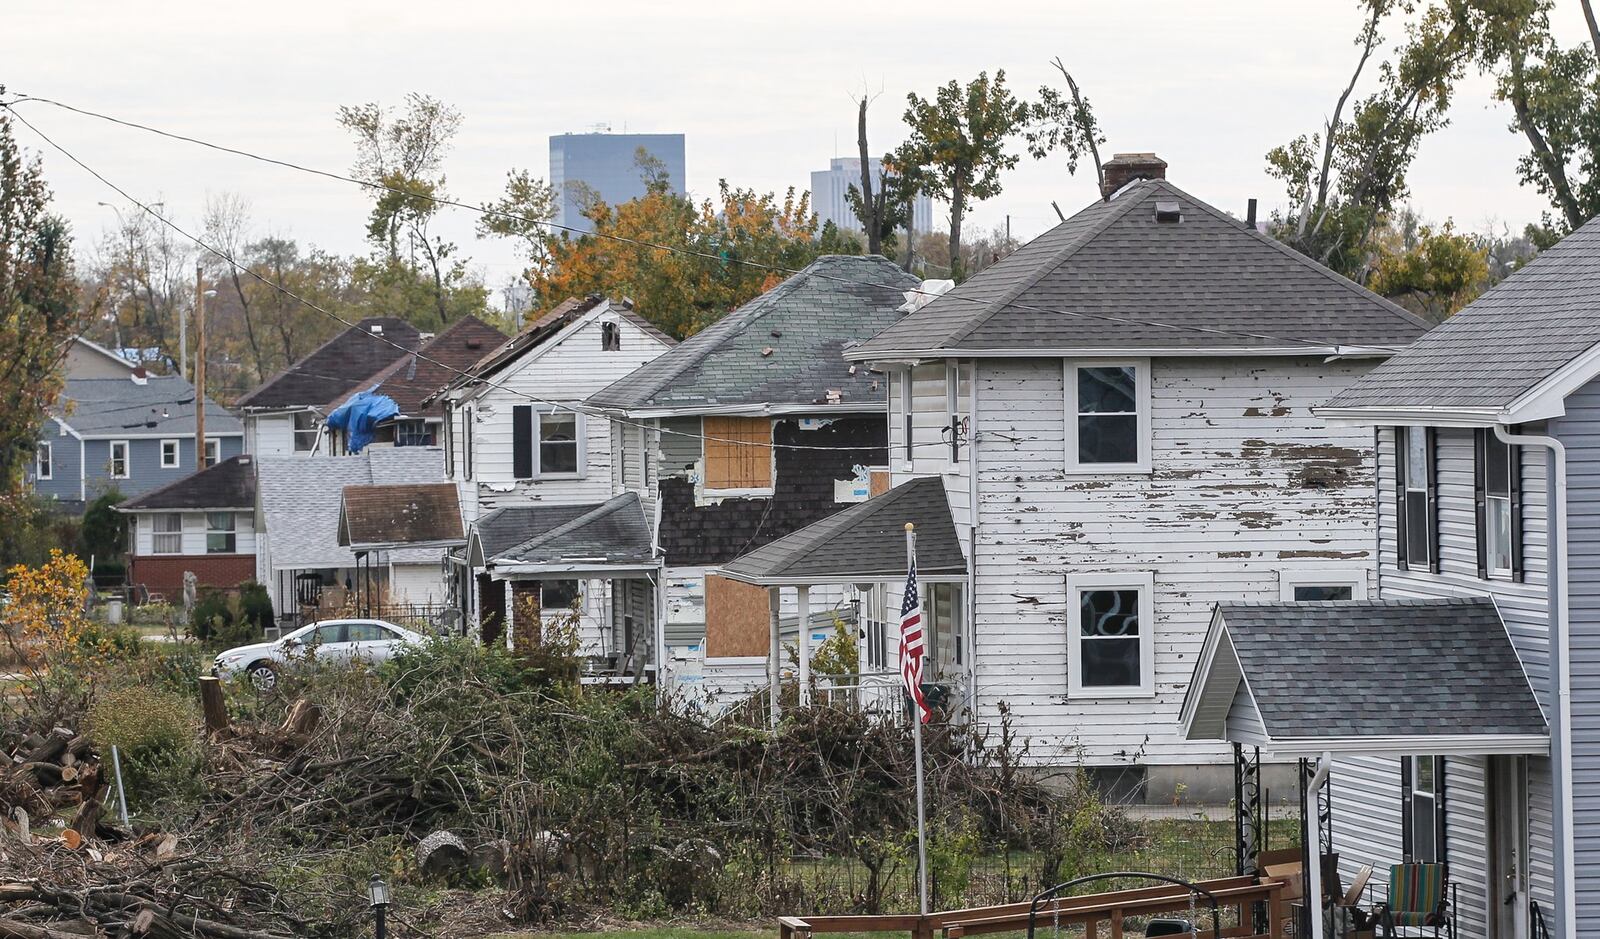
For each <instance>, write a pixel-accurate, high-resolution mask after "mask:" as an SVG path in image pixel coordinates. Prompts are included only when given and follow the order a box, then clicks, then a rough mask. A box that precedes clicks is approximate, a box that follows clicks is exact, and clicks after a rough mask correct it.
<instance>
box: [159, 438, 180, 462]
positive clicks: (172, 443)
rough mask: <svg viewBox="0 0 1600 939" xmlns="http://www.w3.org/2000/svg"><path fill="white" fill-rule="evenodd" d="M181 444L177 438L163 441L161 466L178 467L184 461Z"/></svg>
mask: <svg viewBox="0 0 1600 939" xmlns="http://www.w3.org/2000/svg"><path fill="white" fill-rule="evenodd" d="M180 453H181V445H180V444H179V442H178V441H176V440H163V441H161V468H162V469H177V468H178V467H179V466H180V465H181V464H182V462H183V457H181V456H180V455H179V454H180Z"/></svg>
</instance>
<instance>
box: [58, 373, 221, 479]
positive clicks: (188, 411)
mask: <svg viewBox="0 0 1600 939" xmlns="http://www.w3.org/2000/svg"><path fill="white" fill-rule="evenodd" d="M205 414H206V461H205V462H206V465H207V466H209V465H211V464H213V463H216V462H218V461H220V460H226V459H228V458H229V457H233V456H237V455H239V454H240V453H241V452H243V449H244V427H243V425H241V424H240V423H239V419H238V418H236V417H234V416H233V415H232V414H231V413H229V412H228V410H227V409H225V408H223V407H222V406H221V405H219V404H217V403H216V402H214V401H207V402H206V411H205ZM194 437H195V390H194V386H193V385H191V384H190V383H189V382H188V381H186V380H184V379H183V378H181V377H179V376H177V375H146V374H144V371H143V369H139V370H136V371H134V372H132V373H130V374H129V375H128V376H127V377H124V378H72V377H69V378H68V379H67V381H66V385H65V387H64V388H63V390H62V392H61V397H60V399H59V400H58V401H57V402H56V405H55V407H53V408H51V410H50V415H49V417H48V418H47V419H46V421H45V423H44V427H43V430H42V433H41V434H40V437H39V443H38V445H37V447H36V449H35V452H34V459H33V465H32V466H31V467H29V468H28V471H27V476H28V481H29V483H30V484H31V485H32V486H33V489H34V491H35V492H38V493H41V494H43V495H46V496H49V497H51V498H53V499H56V500H59V501H62V502H77V503H85V502H88V501H89V500H91V499H94V498H95V497H96V496H99V495H100V494H102V493H104V492H107V491H110V490H112V489H116V490H118V491H119V492H121V493H122V494H123V495H125V496H137V495H140V494H142V493H145V492H149V491H150V490H152V489H156V488H158V487H160V486H164V485H166V484H167V483H170V482H173V481H175V480H178V479H181V478H182V477H184V476H187V475H189V474H190V473H192V472H194V471H195V469H196V465H195V462H196V461H195V441H194Z"/></svg>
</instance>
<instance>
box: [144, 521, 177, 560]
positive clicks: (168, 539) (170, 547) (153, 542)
mask: <svg viewBox="0 0 1600 939" xmlns="http://www.w3.org/2000/svg"><path fill="white" fill-rule="evenodd" d="M150 553H151V554H182V553H183V515H182V514H181V513H179V512H162V513H161V514H159V515H152V516H150Z"/></svg>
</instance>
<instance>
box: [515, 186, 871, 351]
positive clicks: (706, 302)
mask: <svg viewBox="0 0 1600 939" xmlns="http://www.w3.org/2000/svg"><path fill="white" fill-rule="evenodd" d="M639 165H640V169H641V173H642V175H643V177H644V180H645V185H646V192H645V194H644V195H643V196H641V197H639V198H637V199H632V200H630V201H628V202H624V203H622V204H620V205H616V206H612V205H608V204H606V203H605V202H604V201H602V200H600V199H598V198H590V199H589V204H588V206H587V207H586V209H585V211H584V215H585V216H587V217H588V219H589V220H590V221H591V222H592V223H593V224H594V233H593V234H585V235H580V236H578V237H576V238H571V237H557V238H553V239H552V240H551V243H550V246H549V263H548V264H547V265H545V266H544V267H543V268H542V269H537V268H536V269H535V270H533V271H530V272H529V273H530V277H531V279H532V283H533V286H534V290H535V292H536V294H537V296H538V298H539V302H540V305H541V306H542V307H543V308H545V309H549V308H550V307H553V306H555V305H556V304H558V303H560V302H561V301H563V300H565V299H567V298H568V297H580V296H586V295H588V294H592V293H593V294H603V295H605V296H608V297H611V298H613V299H623V298H627V299H630V300H632V301H633V304H634V307H635V308H636V309H637V310H638V311H639V313H640V314H641V315H643V316H644V317H645V318H646V319H648V320H650V321H651V322H652V323H654V324H655V325H656V327H657V328H659V329H661V330H662V331H663V332H666V333H668V334H670V335H672V336H674V337H677V338H679V339H682V338H684V337H686V336H690V335H693V334H694V333H696V332H699V331H700V330H701V329H704V328H705V327H706V326H708V325H710V324H711V323H714V322H716V321H717V320H718V319H720V318H722V316H723V314H725V313H727V312H728V311H729V310H732V309H733V308H735V307H737V306H739V305H740V304H742V303H745V302H746V301H748V300H750V299H752V298H754V297H756V296H758V295H760V294H761V293H763V292H765V291H767V290H769V289H771V288H772V287H773V286H775V285H776V284H778V283H780V282H781V281H783V280H784V278H785V277H787V276H788V275H787V274H786V273H784V272H785V271H789V270H798V269H800V268H802V267H804V266H806V265H807V264H810V263H811V262H812V261H813V260H815V259H816V258H817V256H818V255H819V254H829V253H832V254H859V253H860V250H861V249H860V246H859V244H858V243H856V242H855V241H853V240H851V239H848V238H845V237H842V236H840V235H839V234H838V233H837V232H836V231H834V230H833V229H832V226H831V225H830V226H829V227H828V230H826V231H825V232H824V237H822V238H820V239H819V238H818V237H817V216H816V214H815V213H814V212H812V211H811V197H810V194H809V193H806V192H800V193H798V194H797V193H796V191H795V190H794V188H793V187H791V188H790V189H789V191H788V192H787V193H786V194H785V195H784V198H783V200H782V201H781V202H780V201H779V200H778V198H777V196H776V195H775V194H773V193H766V194H758V193H757V192H755V190H752V189H740V188H734V187H732V186H729V185H728V183H727V181H726V180H723V181H722V182H721V183H720V184H719V185H718V192H717V197H716V198H715V199H706V200H704V201H702V202H699V203H696V202H695V201H694V200H693V199H690V198H689V197H687V196H684V195H679V194H677V193H674V192H672V191H671V188H670V186H669V184H668V181H667V178H666V175H665V174H664V173H663V172H661V171H660V170H659V167H658V166H656V165H654V164H653V161H651V160H650V159H649V158H648V157H645V156H643V155H641V159H640V162H639ZM656 246H659V247H656Z"/></svg>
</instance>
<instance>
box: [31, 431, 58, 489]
mask: <svg viewBox="0 0 1600 939" xmlns="http://www.w3.org/2000/svg"><path fill="white" fill-rule="evenodd" d="M40 451H43V452H44V459H43V460H40V459H39V453H40ZM45 467H49V472H46V471H45ZM55 475H56V450H55V447H52V446H51V445H50V441H48V440H41V441H39V445H38V446H37V447H34V448H33V478H34V479H39V480H51V479H54V478H55Z"/></svg>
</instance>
